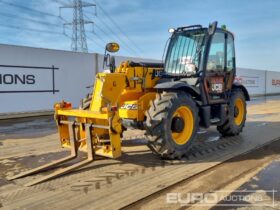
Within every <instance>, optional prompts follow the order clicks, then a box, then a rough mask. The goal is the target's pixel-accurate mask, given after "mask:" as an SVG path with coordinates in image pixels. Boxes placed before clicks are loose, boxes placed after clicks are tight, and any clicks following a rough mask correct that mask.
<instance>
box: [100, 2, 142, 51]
mask: <svg viewBox="0 0 280 210" xmlns="http://www.w3.org/2000/svg"><path fill="white" fill-rule="evenodd" d="M95 2H96V5H97V6H98V7H99V8H100V9H101V11H102V12H103V13H104V14H105V15H106V16H107V18H108V19H109V20H110V21H111V22H112V23H113V24H114V25H115V26H116V28H117V29H118V30H119V31H120V32H121V33H122V34H123V35H124V36H125V37H126V38H127V39H128V40H129V41H130V42H131V43H132V44H133V45H134V46H135V47H136V48H137V49H138V51H139V52H141V53H142V52H143V51H142V50H141V49H140V48H139V47H138V45H137V44H136V43H135V42H134V41H133V40H132V39H130V38H129V37H128V35H127V34H126V33H125V32H124V31H123V30H122V28H121V27H120V26H119V25H118V23H117V22H116V21H115V20H114V19H113V18H112V17H111V16H110V15H109V14H108V13H107V12H106V11H105V9H104V8H103V7H102V6H100V4H99V3H98V1H97V0H95Z"/></svg>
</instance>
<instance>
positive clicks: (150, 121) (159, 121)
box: [146, 92, 199, 159]
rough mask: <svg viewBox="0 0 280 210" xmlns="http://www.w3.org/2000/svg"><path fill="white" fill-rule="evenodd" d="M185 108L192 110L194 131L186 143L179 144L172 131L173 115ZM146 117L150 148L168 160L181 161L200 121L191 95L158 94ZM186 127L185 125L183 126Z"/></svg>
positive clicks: (180, 93) (177, 93) (181, 93)
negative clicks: (180, 108) (179, 109)
mask: <svg viewBox="0 0 280 210" xmlns="http://www.w3.org/2000/svg"><path fill="white" fill-rule="evenodd" d="M184 106H185V107H187V108H188V109H189V110H190V112H189V113H191V115H192V119H193V120H192V131H191V135H190V138H188V140H186V142H183V144H177V143H176V142H175V140H173V137H172V130H171V126H173V124H172V123H173V122H174V121H173V120H174V118H175V117H173V115H174V113H175V112H176V110H178V108H179V107H184ZM146 117H147V119H146V137H147V140H148V147H149V148H150V149H151V150H152V152H153V153H155V154H157V155H159V156H160V157H162V158H166V159H180V158H181V157H183V156H184V155H185V154H186V153H187V151H188V150H189V149H190V147H191V144H192V142H193V140H194V139H195V137H196V134H197V130H198V121H199V119H198V108H197V106H196V103H195V102H194V100H193V99H192V97H191V96H190V95H189V94H187V93H185V92H163V93H161V94H158V95H157V97H156V99H155V100H154V101H151V103H150V108H149V109H148V110H147V111H146ZM181 119H183V118H181ZM184 123H185V122H184ZM184 126H185V124H183V127H184ZM183 129H185V127H184V128H183ZM175 132H176V131H175ZM179 133H180V132H179ZM179 135H180V134H179Z"/></svg>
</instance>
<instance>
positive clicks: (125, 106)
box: [121, 104, 138, 110]
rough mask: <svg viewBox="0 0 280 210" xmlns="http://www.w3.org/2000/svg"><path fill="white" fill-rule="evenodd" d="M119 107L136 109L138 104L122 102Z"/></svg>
mask: <svg viewBox="0 0 280 210" xmlns="http://www.w3.org/2000/svg"><path fill="white" fill-rule="evenodd" d="M121 109H129V110H137V109H138V105H137V104H124V105H122V106H121Z"/></svg>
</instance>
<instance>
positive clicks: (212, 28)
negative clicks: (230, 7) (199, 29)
mask: <svg viewBox="0 0 280 210" xmlns="http://www.w3.org/2000/svg"><path fill="white" fill-rule="evenodd" d="M217 25H218V22H217V21H214V22H213V23H211V24H210V25H209V28H208V34H209V35H213V34H214V33H215V32H216V28H217Z"/></svg>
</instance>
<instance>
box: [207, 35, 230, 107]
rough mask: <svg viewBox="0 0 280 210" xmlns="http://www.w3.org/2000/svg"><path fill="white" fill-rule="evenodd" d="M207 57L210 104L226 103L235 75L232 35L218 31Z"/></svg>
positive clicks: (208, 97)
mask: <svg viewBox="0 0 280 210" xmlns="http://www.w3.org/2000/svg"><path fill="white" fill-rule="evenodd" d="M207 57H208V60H207V65H206V70H205V78H204V87H205V92H206V96H207V99H208V103H209V104H215V103H225V102H226V101H227V97H228V95H229V94H228V93H229V91H230V90H231V86H232V83H233V79H234V74H235V56H234V41H233V36H232V34H230V33H228V32H226V31H224V30H216V32H215V34H214V35H213V37H212V41H211V45H210V48H209V53H208V56H207Z"/></svg>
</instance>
